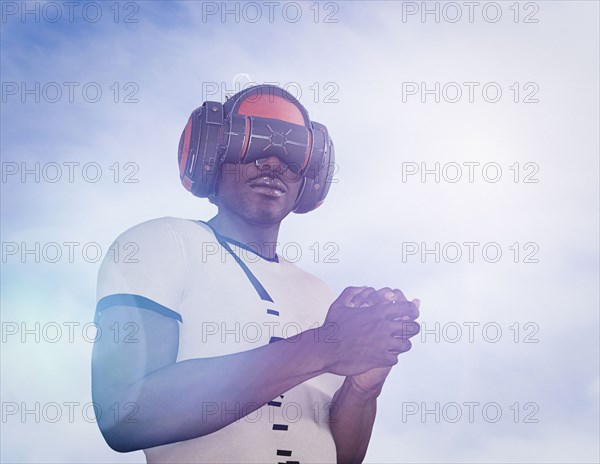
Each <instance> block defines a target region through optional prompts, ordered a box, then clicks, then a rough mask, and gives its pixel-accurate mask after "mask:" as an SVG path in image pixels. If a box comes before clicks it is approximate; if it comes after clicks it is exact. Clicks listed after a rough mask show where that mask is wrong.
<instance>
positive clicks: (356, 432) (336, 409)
mask: <svg viewBox="0 0 600 464" xmlns="http://www.w3.org/2000/svg"><path fill="white" fill-rule="evenodd" d="M331 408H332V409H331V414H330V421H331V423H330V427H331V432H332V434H333V439H334V441H335V446H336V449H337V462H338V463H339V464H351V463H352V464H353V463H360V462H362V461H363V459H364V458H365V455H366V453H367V447H368V446H369V440H370V439H371V432H372V430H373V423H374V422H375V414H376V412H377V395H376V394H374V393H370V392H367V391H365V390H362V389H360V387H357V386H356V385H355V384H353V383H352V380H351V378H350V377H347V378H346V380H345V381H344V384H343V385H342V386H341V388H340V389H339V390H338V391H337V392H336V394H335V395H334V396H333V401H332V405H331Z"/></svg>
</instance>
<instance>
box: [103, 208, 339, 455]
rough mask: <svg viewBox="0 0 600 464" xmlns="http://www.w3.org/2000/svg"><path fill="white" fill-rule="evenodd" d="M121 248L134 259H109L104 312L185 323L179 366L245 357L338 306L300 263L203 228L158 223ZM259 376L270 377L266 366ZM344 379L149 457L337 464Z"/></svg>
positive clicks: (121, 240)
mask: <svg viewBox="0 0 600 464" xmlns="http://www.w3.org/2000/svg"><path fill="white" fill-rule="evenodd" d="M116 242H118V244H119V247H121V248H124V247H125V246H126V244H130V245H129V246H128V249H134V250H135V252H134V253H130V255H129V256H128V259H127V260H126V259H125V258H124V257H122V259H120V260H116V259H114V257H113V256H110V258H109V256H108V255H107V257H106V258H105V259H104V261H103V263H102V266H101V268H100V271H99V275H98V292H97V300H98V303H99V304H98V307H97V312H100V311H102V310H103V309H105V308H107V307H110V306H113V305H123V304H124V305H128V306H136V307H140V308H142V309H141V310H150V311H155V312H158V313H160V314H163V315H164V316H165V317H171V318H174V319H177V320H179V321H180V324H179V351H178V354H177V362H180V361H184V360H186V359H194V358H208V357H214V356H223V355H227V354H232V353H237V352H240V351H246V350H250V349H254V348H257V347H259V346H263V345H266V344H268V343H269V342H270V341H272V342H274V341H276V339H278V338H288V337H292V336H294V335H296V334H297V333H299V332H301V331H304V330H307V329H309V328H315V327H317V326H319V325H321V324H322V323H323V321H324V319H325V316H326V314H327V311H328V309H329V306H330V305H331V303H332V302H333V300H334V299H335V295H334V294H333V292H332V291H331V290H330V289H329V288H328V287H327V286H326V285H325V284H324V283H323V282H322V281H321V280H320V279H318V278H317V277H315V276H313V275H311V274H309V273H307V272H305V271H303V270H301V269H300V268H298V267H297V266H296V265H295V264H293V263H290V262H288V261H286V260H284V259H282V258H281V257H278V261H270V260H267V259H265V258H263V257H261V256H259V255H257V254H256V253H255V252H253V251H251V249H249V248H248V247H247V246H245V245H243V244H240V243H237V242H235V241H233V240H231V239H228V238H226V237H219V239H218V238H217V237H216V236H215V233H214V232H213V230H212V229H211V228H210V227H209V226H208V225H207V224H205V223H202V222H201V221H192V220H188V219H178V218H161V219H154V220H151V221H148V222H144V223H142V224H139V225H137V226H135V227H132V228H131V229H129V230H127V231H126V232H124V233H123V234H121V236H119V237H118V238H117V240H116ZM219 242H221V243H223V244H225V247H229V248H230V249H231V251H233V253H235V255H237V256H238V257H239V259H240V261H241V263H238V262H236V260H235V259H234V257H233V256H232V254H231V253H230V252H229V251H228V250H227V249H226V248H224V247H223V246H222V245H221V243H219ZM131 244H133V245H131ZM125 261H129V262H125ZM131 261H137V262H131ZM244 266H246V267H247V269H246V270H244ZM132 295H135V296H132ZM269 300H272V301H269ZM272 337H275V338H272ZM278 343H289V342H286V341H279V342H278ZM226 374H227V373H226V372H224V373H223V375H226ZM259 374H260V375H265V376H268V375H269V369H268V366H265V368H264V371H262V372H260V373H259ZM343 380H344V378H343V377H340V376H336V375H333V374H324V375H320V376H318V377H315V378H313V379H310V380H308V381H306V382H304V383H302V384H300V385H298V386H296V387H295V388H292V389H291V390H289V391H287V392H284V393H283V395H282V396H280V397H277V398H273V401H271V402H270V403H269V404H267V405H265V406H263V407H262V408H260V409H258V410H256V411H255V412H252V413H250V414H249V415H247V416H246V417H244V418H242V419H240V420H239V421H237V422H234V423H232V424H230V425H228V426H227V427H225V428H223V429H221V430H219V431H217V432H214V433H212V434H210V435H206V436H204V437H200V438H195V439H192V440H187V441H183V442H178V443H173V444H169V445H164V446H158V447H155V448H150V449H146V450H144V452H145V454H146V458H147V461H148V462H149V463H158V462H161V463H162V462H165V463H270V462H272V463H279V462H290V463H291V462H299V463H310V462H318V463H326V462H335V461H336V450H335V444H334V442H333V437H332V435H331V432H330V429H329V424H328V423H327V415H328V412H327V409H328V406H329V404H330V402H331V399H332V397H333V394H334V393H335V391H336V390H337V389H338V388H339V387H340V386H341V384H342V383H343ZM240 388H243V385H240ZM240 407H241V408H243V407H244V405H240ZM206 411H207V413H209V412H210V411H212V409H210V408H209V409H207V410H206ZM219 411H220V409H219ZM199 420H201V417H200V413H199Z"/></svg>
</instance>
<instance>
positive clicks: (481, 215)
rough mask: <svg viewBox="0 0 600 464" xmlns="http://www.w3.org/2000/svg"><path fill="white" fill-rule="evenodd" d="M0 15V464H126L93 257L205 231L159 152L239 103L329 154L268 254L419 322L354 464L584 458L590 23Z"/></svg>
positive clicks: (507, 7) (156, 10)
mask: <svg viewBox="0 0 600 464" xmlns="http://www.w3.org/2000/svg"><path fill="white" fill-rule="evenodd" d="M270 8H271V9H270ZM1 12H2V18H1V23H0V26H1V31H0V39H1V44H0V54H1V56H0V58H1V63H0V64H1V66H0V69H1V71H0V72H1V76H0V77H1V83H2V95H1V98H2V100H1V105H2V106H1V111H0V117H1V120H0V131H1V134H0V136H1V137H0V153H1V160H2V181H1V183H0V189H1V202H0V206H1V226H0V232H1V235H2V237H1V242H2V263H1V265H2V273H1V288H2V293H1V300H0V302H1V320H2V343H1V345H0V346H1V349H2V352H1V381H0V382H1V401H2V421H1V422H0V426H1V428H2V433H1V438H0V445H1V446H0V448H1V455H0V458H1V461H2V462H7V463H8V462H10V463H34V462H35V463H40V462H44V463H46V462H47V463H50V462H52V463H58V462H61V463H64V462H85V463H121V462H123V463H125V462H144V456H143V454H142V453H141V452H134V453H128V454H119V453H116V452H114V451H112V450H111V449H110V448H109V447H108V446H107V445H106V444H105V442H104V441H103V439H102V436H101V435H100V433H99V431H98V428H97V426H96V424H95V423H94V421H93V418H92V416H93V414H92V412H91V409H90V403H91V393H90V361H91V350H92V346H93V343H92V340H93V337H94V327H93V326H90V324H91V321H92V320H93V316H94V307H95V303H96V301H95V288H96V276H97V272H98V268H99V265H100V259H101V258H102V257H104V256H106V254H108V253H115V252H117V251H118V252H120V253H124V254H126V253H127V252H128V250H115V249H109V247H110V245H111V243H112V241H113V240H114V239H115V238H116V237H117V236H118V235H119V234H121V233H122V232H123V231H125V230H127V229H128V228H130V227H132V226H134V225H136V224H139V223H140V222H143V221H146V220H149V219H152V218H159V217H165V216H172V217H183V218H194V219H203V220H208V219H210V218H211V217H212V216H213V215H214V214H215V213H216V209H215V207H214V206H213V205H211V204H210V203H209V202H208V201H206V200H201V199H198V198H195V197H194V196H192V195H191V194H189V193H188V192H187V191H185V189H184V188H183V187H182V186H181V184H180V182H179V178H178V176H179V173H178V168H177V158H176V156H177V146H178V142H179V136H180V134H181V131H182V130H183V127H184V125H185V123H186V121H187V118H188V117H189V114H190V113H191V112H192V111H193V110H194V109H195V108H197V107H199V106H200V105H201V104H202V102H203V101H205V100H212V101H224V100H225V97H226V95H227V94H230V93H233V92H234V91H235V90H236V89H239V88H242V87H243V86H248V85H251V83H275V84H278V85H280V86H282V87H284V88H286V89H287V90H288V91H290V92H291V93H292V94H293V95H294V96H296V97H297V98H298V99H299V100H300V101H301V102H302V104H303V105H304V106H305V107H306V108H307V110H308V111H309V114H310V116H311V119H312V120H315V121H318V122H321V123H323V124H326V126H327V127H328V129H329V132H330V134H331V136H332V138H333V140H334V143H335V147H336V164H337V168H338V169H337V172H336V174H335V176H334V179H333V182H334V184H333V185H332V186H331V189H330V193H329V195H328V197H327V199H326V201H325V203H324V204H323V205H322V206H321V207H319V208H318V209H317V210H315V211H313V212H310V213H308V214H303V215H295V214H292V215H290V216H289V217H288V218H286V219H285V220H284V222H283V224H282V229H281V234H280V237H279V239H280V243H281V246H280V249H279V252H280V254H284V255H285V253H287V252H290V255H289V256H287V257H288V259H293V260H294V261H295V262H296V264H297V265H298V266H300V267H302V268H303V269H306V270H307V271H309V272H311V273H313V274H315V275H317V276H318V277H320V278H321V279H323V280H324V281H325V282H326V283H327V285H329V286H330V287H331V288H332V289H333V290H334V291H335V292H336V293H339V292H341V291H342V290H343V289H344V288H345V287H346V286H350V285H370V286H373V287H376V288H380V287H384V286H390V287H394V288H400V289H402V290H403V292H404V293H405V294H406V295H407V297H409V298H419V299H420V300H421V302H422V303H421V317H420V322H421V327H422V332H421V334H419V335H418V336H416V337H415V338H414V342H413V348H412V350H411V351H410V352H408V353H405V354H402V355H401V356H400V359H399V363H398V365H397V366H396V367H395V368H394V369H393V370H392V372H391V374H390V376H389V378H388V380H387V382H386V385H385V387H384V390H383V393H382V395H381V396H380V398H379V410H378V415H377V420H376V423H375V427H374V431H373V435H372V438H371V444H370V447H369V451H368V453H367V456H366V460H365V462H370V463H399V462H416V463H430V462H436V463H454V462H489V463H497V462H520V463H523V462H528V463H529V462H531V463H533V462H557V463H558V462H582V463H583V462H586V463H587V462H598V461H599V460H600V451H599V438H598V437H599V436H600V430H599V425H598V424H599V422H600V421H599V396H600V377H599V364H600V360H599V312H598V308H599V288H598V287H599V285H598V283H599V205H598V202H599V161H598V160H599V156H598V155H599V132H598V131H599V129H598V128H599V127H600V124H599V122H600V121H599V95H598V88H599V86H598V72H599V61H598V60H599V58H598V57H599V56H600V53H599V41H600V40H599V24H598V18H599V5H598V3H597V2H595V1H568V2H567V1H560V0H558V1H536V2H504V1H501V2H479V3H478V5H476V6H473V5H471V6H469V2H400V1H398V2H394V1H388V2H373V1H369V2H362V1H352V2H278V3H277V5H271V6H269V2H228V3H227V4H225V3H223V2H199V1H182V2H162V1H135V2H74V3H68V2H2V3H1ZM236 86H237V87H236ZM288 244H293V245H294V246H286V245H288ZM298 248H299V249H300V250H301V255H300V256H295V254H292V252H293V251H295V250H297V249H298ZM121 256H123V255H121ZM70 330H71V331H70ZM28 411H29V412H28ZM32 436H35V441H34V443H35V446H32V440H31V437H32Z"/></svg>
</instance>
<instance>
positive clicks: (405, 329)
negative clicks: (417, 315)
mask: <svg viewBox="0 0 600 464" xmlns="http://www.w3.org/2000/svg"><path fill="white" fill-rule="evenodd" d="M398 322H399V327H398V328H396V329H394V331H393V332H392V336H393V337H402V338H410V337H414V336H415V335H417V334H418V333H419V332H420V331H421V326H420V325H419V324H418V323H416V322H414V321H398Z"/></svg>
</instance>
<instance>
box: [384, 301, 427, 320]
mask: <svg viewBox="0 0 600 464" xmlns="http://www.w3.org/2000/svg"><path fill="white" fill-rule="evenodd" d="M380 308H382V310H383V312H384V314H385V317H387V318H391V319H402V317H404V316H408V317H409V318H410V319H416V318H417V317H419V309H418V308H417V305H415V304H414V303H413V302H412V301H398V302H396V303H395V304H390V305H385V306H382V305H380Z"/></svg>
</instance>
